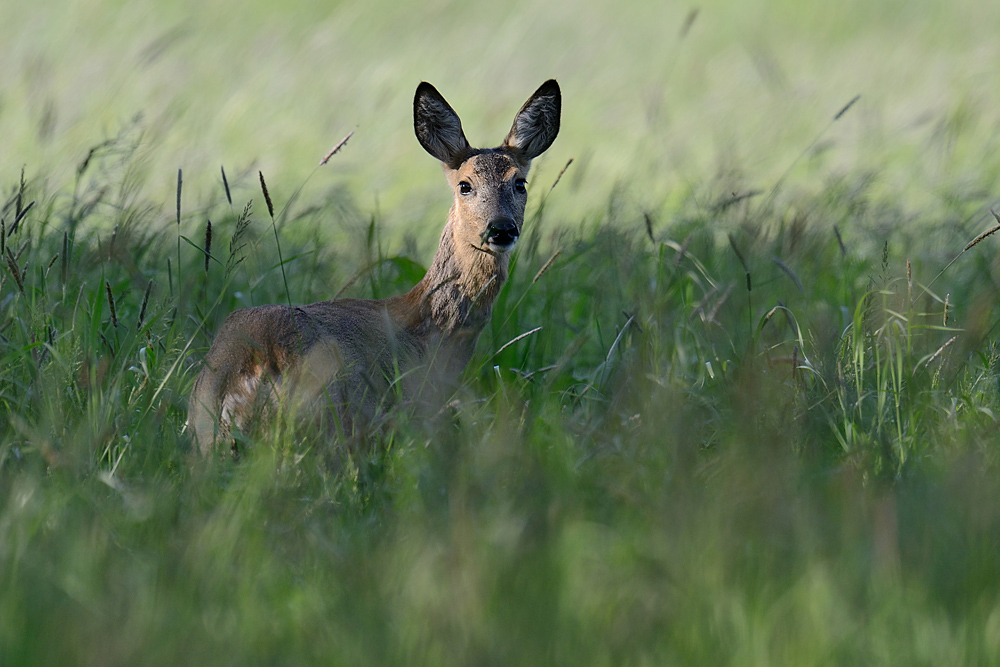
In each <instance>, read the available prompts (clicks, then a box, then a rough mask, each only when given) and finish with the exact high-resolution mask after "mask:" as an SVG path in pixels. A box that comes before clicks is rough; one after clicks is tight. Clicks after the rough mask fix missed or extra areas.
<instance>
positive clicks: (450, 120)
mask: <svg viewBox="0 0 1000 667" xmlns="http://www.w3.org/2000/svg"><path fill="white" fill-rule="evenodd" d="M413 130H414V131H415V132H416V133H417V141H419V142H420V145H421V146H423V147H424V150H426V151H427V152H428V153H430V154H431V155H433V156H434V157H436V158H437V159H439V160H441V162H444V163H445V164H447V165H448V166H450V167H453V168H454V167H457V166H458V165H460V164H461V163H462V162H463V161H464V160H465V158H466V157H468V155H469V153H470V152H471V150H472V147H471V146H469V142H468V140H466V138H465V133H464V132H463V131H462V121H461V119H459V117H458V114H457V113H455V110H454V109H452V108H451V106H450V105H449V104H448V102H446V101H445V99H444V97H442V96H441V93H439V92H438V91H437V89H436V88H435V87H434V86H432V85H431V84H429V83H427V82H426V81H424V82H422V83H421V84H420V85H419V86H417V93H416V95H414V96H413Z"/></svg>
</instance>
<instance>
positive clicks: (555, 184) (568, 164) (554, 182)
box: [549, 158, 573, 192]
mask: <svg viewBox="0 0 1000 667" xmlns="http://www.w3.org/2000/svg"><path fill="white" fill-rule="evenodd" d="M571 164H573V158H570V159H568V160H566V164H565V165H564V166H563V168H562V169H561V170H560V171H559V175H558V176H556V180H554V181H553V182H552V187H550V188H549V192H552V191H553V190H555V189H556V186H557V185H559V181H561V180H562V177H563V174H565V173H566V170H567V169H569V166H570V165H571Z"/></svg>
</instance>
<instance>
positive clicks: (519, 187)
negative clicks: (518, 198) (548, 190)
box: [514, 178, 528, 195]
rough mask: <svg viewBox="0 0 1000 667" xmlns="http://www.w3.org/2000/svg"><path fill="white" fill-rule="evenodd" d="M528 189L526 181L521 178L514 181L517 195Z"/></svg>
mask: <svg viewBox="0 0 1000 667" xmlns="http://www.w3.org/2000/svg"><path fill="white" fill-rule="evenodd" d="M527 191H528V181H526V180H524V179H523V178H519V179H517V180H516V181H514V192H516V193H517V194H519V195H523V194H525V193H526V192H527Z"/></svg>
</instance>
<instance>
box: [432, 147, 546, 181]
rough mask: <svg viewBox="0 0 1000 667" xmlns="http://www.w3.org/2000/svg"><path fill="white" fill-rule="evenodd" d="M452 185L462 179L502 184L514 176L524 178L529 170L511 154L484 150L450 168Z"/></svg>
mask: <svg viewBox="0 0 1000 667" xmlns="http://www.w3.org/2000/svg"><path fill="white" fill-rule="evenodd" d="M448 171H449V173H448V180H449V181H450V182H451V184H452V185H455V184H457V183H459V182H460V181H474V182H475V183H476V184H482V185H489V184H495V185H501V184H503V183H507V182H509V181H511V180H513V179H514V178H517V177H521V178H524V177H525V176H526V175H527V173H528V170H527V169H525V168H524V167H522V166H521V165H519V164H518V163H517V162H516V161H515V160H514V159H513V158H512V157H511V156H509V155H507V154H506V153H504V152H501V151H496V152H494V151H484V152H482V153H477V154H475V155H472V156H470V157H469V158H468V159H466V160H465V161H464V162H462V164H460V165H459V166H458V167H457V168H455V169H449V170H448Z"/></svg>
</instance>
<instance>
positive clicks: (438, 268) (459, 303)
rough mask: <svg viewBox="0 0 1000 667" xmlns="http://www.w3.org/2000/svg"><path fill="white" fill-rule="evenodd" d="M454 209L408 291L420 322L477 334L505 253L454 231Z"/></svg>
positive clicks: (500, 278) (503, 272)
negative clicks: (429, 258) (420, 274)
mask: <svg viewBox="0 0 1000 667" xmlns="http://www.w3.org/2000/svg"><path fill="white" fill-rule="evenodd" d="M454 217H455V212H454V209H452V211H451V213H450V214H449V216H448V223H447V224H446V225H445V227H444V230H443V231H442V232H441V241H440V243H439V244H438V249H437V252H436V253H435V254H434V259H433V260H432V261H431V265H430V268H428V269H427V274H426V275H425V276H424V277H423V279H422V280H421V281H420V282H419V283H417V285H416V286H415V287H414V288H413V289H412V290H411V291H410V293H409V294H407V295H406V296H407V300H408V301H409V302H410V303H411V304H412V305H413V306H416V307H417V309H418V312H414V313H413V314H414V315H416V316H417V318H416V319H419V320H420V324H422V325H424V326H427V325H430V326H429V327H428V328H434V329H437V330H438V331H440V332H441V333H443V334H445V335H460V336H461V337H462V338H465V337H467V336H469V335H470V334H471V336H472V339H473V342H474V340H475V337H476V335H477V334H478V333H479V332H480V331H481V330H482V328H483V327H484V326H485V325H486V323H487V322H488V321H489V318H490V313H491V312H492V311H493V302H494V301H495V300H496V297H497V294H499V292H500V287H501V286H502V285H503V283H504V281H506V280H507V268H508V264H509V262H510V257H509V255H508V254H507V253H502V254H501V253H496V252H493V251H492V250H490V249H489V248H484V247H481V246H478V245H473V244H472V243H468V242H465V243H463V242H462V240H461V239H459V238H458V235H457V234H456V233H455V229H456V226H457V225H456V224H455V221H454Z"/></svg>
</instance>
